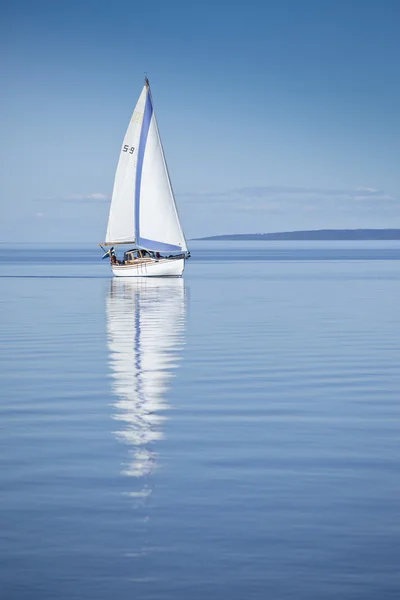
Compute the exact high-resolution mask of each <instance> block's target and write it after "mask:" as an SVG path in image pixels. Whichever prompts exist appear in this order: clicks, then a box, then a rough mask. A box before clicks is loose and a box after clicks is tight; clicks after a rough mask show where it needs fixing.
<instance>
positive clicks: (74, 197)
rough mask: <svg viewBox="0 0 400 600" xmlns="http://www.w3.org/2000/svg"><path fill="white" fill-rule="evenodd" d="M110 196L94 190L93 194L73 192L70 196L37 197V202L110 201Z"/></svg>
mask: <svg viewBox="0 0 400 600" xmlns="http://www.w3.org/2000/svg"><path fill="white" fill-rule="evenodd" d="M109 200H110V196H109V195H108V194H103V193H102V192H93V193H91V194H71V195H69V196H54V197H52V198H35V202H77V203H86V202H108V201H109Z"/></svg>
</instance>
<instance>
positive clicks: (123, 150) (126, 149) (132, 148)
mask: <svg viewBox="0 0 400 600" xmlns="http://www.w3.org/2000/svg"><path fill="white" fill-rule="evenodd" d="M134 150H135V148H134V147H133V146H128V145H127V144H125V146H124V147H123V148H122V152H128V151H129V154H133V153H134Z"/></svg>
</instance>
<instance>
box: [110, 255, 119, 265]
mask: <svg viewBox="0 0 400 600" xmlns="http://www.w3.org/2000/svg"><path fill="white" fill-rule="evenodd" d="M110 262H111V264H112V265H116V264H117V263H118V261H117V257H116V256H115V254H111V256H110Z"/></svg>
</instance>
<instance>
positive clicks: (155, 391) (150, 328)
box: [106, 278, 185, 477]
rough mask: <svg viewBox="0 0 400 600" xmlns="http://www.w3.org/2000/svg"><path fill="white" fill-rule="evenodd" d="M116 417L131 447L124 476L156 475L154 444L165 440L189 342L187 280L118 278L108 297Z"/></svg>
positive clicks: (122, 435)
mask: <svg viewBox="0 0 400 600" xmlns="http://www.w3.org/2000/svg"><path fill="white" fill-rule="evenodd" d="M106 310H107V329H108V349H109V365H110V369H111V375H112V379H113V381H112V392H113V394H114V395H115V402H114V407H115V413H114V415H113V418H114V419H115V420H117V421H118V422H119V428H118V430H117V431H116V432H115V433H116V435H117V437H118V438H119V439H120V440H121V441H122V442H124V443H126V444H127V445H128V446H129V447H130V457H129V462H128V463H127V464H126V465H124V469H123V473H124V474H125V475H128V476H132V477H145V476H148V475H149V474H151V472H152V471H153V469H154V465H155V458H156V453H155V451H154V442H156V441H157V440H160V439H161V438H162V437H163V431H162V424H163V421H164V420H165V418H166V416H165V411H166V409H168V404H167V400H166V392H167V390H168V388H169V385H170V378H171V377H172V375H173V370H174V369H175V368H176V367H177V366H178V363H179V360H180V357H181V349H182V346H183V343H184V328H185V284H184V281H183V279H175V278H174V279H157V278H154V279H151V278H147V279H136V278H135V279H132V280H129V279H113V280H112V281H111V287H110V291H109V294H108V297H107V308H106Z"/></svg>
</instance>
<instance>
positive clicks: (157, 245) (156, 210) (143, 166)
mask: <svg viewBox="0 0 400 600" xmlns="http://www.w3.org/2000/svg"><path fill="white" fill-rule="evenodd" d="M99 245H100V247H101V248H102V249H103V251H104V252H105V253H104V256H103V258H106V257H109V258H110V263H111V269H112V272H113V275H115V276H116V277H160V276H175V277H176V276H180V275H182V273H183V270H184V268H185V260H186V259H187V258H189V256H190V253H189V252H188V249H187V245H186V240H185V236H184V233H183V230H182V226H181V223H180V220H179V216H178V210H177V207H176V203H175V198H174V193H173V190H172V185H171V180H170V177H169V173H168V168H167V163H166V160H165V156H164V151H163V147H162V143H161V138H160V133H159V130H158V126H157V120H156V115H155V112H154V107H153V99H152V96H151V91H150V84H149V80H148V79H147V77H146V79H145V83H144V87H143V90H142V93H141V94H140V96H139V100H138V101H137V104H136V106H135V110H134V111H133V115H132V118H131V120H130V123H129V125H128V129H127V131H126V134H125V137H124V140H123V142H122V148H121V152H120V156H119V161H118V166H117V171H116V174H115V181H114V189H113V194H112V198H111V206H110V213H109V217H108V226H107V233H106V241H105V242H104V243H102V244H99ZM104 246H110V248H109V249H108V250H107V251H105V248H104ZM116 246H125V248H126V249H125V251H124V254H123V258H122V260H120V259H119V258H118V256H117V252H116Z"/></svg>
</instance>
